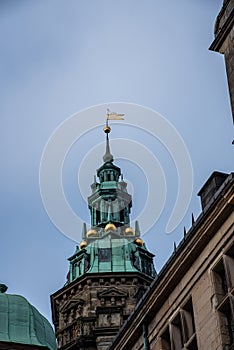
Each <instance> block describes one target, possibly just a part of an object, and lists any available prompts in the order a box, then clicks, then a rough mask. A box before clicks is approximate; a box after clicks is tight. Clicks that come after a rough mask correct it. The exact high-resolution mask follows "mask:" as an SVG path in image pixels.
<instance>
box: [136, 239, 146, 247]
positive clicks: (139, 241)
mask: <svg viewBox="0 0 234 350" xmlns="http://www.w3.org/2000/svg"><path fill="white" fill-rule="evenodd" d="M135 243H136V244H137V245H139V246H140V247H142V246H143V244H144V242H143V241H142V239H141V238H137V239H135Z"/></svg>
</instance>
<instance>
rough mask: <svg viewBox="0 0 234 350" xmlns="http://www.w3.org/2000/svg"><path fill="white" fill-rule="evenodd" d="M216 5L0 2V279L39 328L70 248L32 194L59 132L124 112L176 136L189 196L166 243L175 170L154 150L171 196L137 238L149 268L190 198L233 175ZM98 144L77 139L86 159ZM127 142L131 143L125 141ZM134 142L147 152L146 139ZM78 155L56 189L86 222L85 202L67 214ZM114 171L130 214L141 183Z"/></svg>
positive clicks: (211, 1)
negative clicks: (114, 109)
mask: <svg viewBox="0 0 234 350" xmlns="http://www.w3.org/2000/svg"><path fill="white" fill-rule="evenodd" d="M221 3H222V1H221V0H206V1H204V0H196V1H195V0H179V1H174V0H168V1H163V0H158V1H155V0H146V1H140V0H127V1H126V0H120V1H113V0H111V1H110V0H99V1H87V0H83V1H81V0H77V1H75V0H70V1H64V0H63V1H60V0H50V1H37V2H36V1H29V0H21V1H19V0H15V1H14V0H9V1H7V0H5V1H4V0H1V1H0V47H1V55H0V89H1V94H0V96H1V98H0V99H1V103H0V115H1V124H2V127H1V153H2V154H1V165H2V166H1V183H0V186H1V227H2V244H1V259H2V263H1V273H0V276H1V282H3V283H6V284H7V285H8V286H9V290H8V291H9V293H16V294H22V295H24V296H25V297H27V298H28V299H29V301H30V302H31V303H32V304H33V305H35V306H36V307H37V308H38V309H39V310H40V311H41V312H42V313H43V314H44V315H46V316H47V317H48V318H49V319H50V305H49V295H50V294H51V293H53V292H54V291H56V290H57V289H58V288H60V287H62V286H63V283H64V282H65V276H66V273H67V270H68V262H67V261H66V259H67V258H68V257H69V256H70V255H71V254H72V253H73V251H74V249H75V243H74V242H73V241H71V240H69V239H68V238H66V237H64V235H62V234H61V233H59V231H58V230H57V229H56V228H55V227H54V226H53V224H52V223H51V222H50V219H49V218H48V216H47V214H46V212H45V210H44V208H43V205H42V201H41V198H40V190H39V180H38V179H39V164H40V158H41V155H42V151H43V148H44V146H45V144H46V142H47V140H48V138H49V137H50V135H51V133H52V132H53V131H54V129H55V128H56V127H57V126H58V125H59V124H60V123H61V122H63V121H64V120H65V119H66V118H68V117H69V116H70V115H72V114H74V113H76V112H77V111H79V110H81V109H83V108H87V107H89V106H92V105H95V104H100V103H106V102H110V101H113V102H119V101H121V102H131V103H136V104H141V105H144V106H146V107H150V108H153V109H155V110H156V111H158V112H159V113H160V114H161V115H163V116H164V117H166V118H167V119H168V120H169V121H170V122H171V123H172V124H173V125H174V126H175V128H176V129H177V130H178V132H179V133H180V134H181V136H182V137H183V139H184V141H185V143H186V145H187V147H188V150H189V153H190V156H191V159H192V164H193V167H194V192H193V198H192V201H191V204H190V207H189V209H188V212H187V214H186V216H185V218H184V220H183V222H182V224H181V225H180V226H179V227H178V228H177V229H176V230H175V232H173V233H172V234H171V235H166V234H165V233H164V230H165V224H166V221H167V219H168V215H169V214H168V211H170V209H168V208H170V206H171V202H173V200H174V197H175V193H176V185H177V182H176V180H175V179H174V176H175V170H174V169H173V168H172V163H171V162H170V161H167V157H166V154H165V151H162V153H161V149H160V146H159V145H158V146H157V147H155V152H156V154H157V152H158V154H157V156H158V157H159V159H160V160H161V163H162V166H163V167H164V168H165V172H166V173H167V177H168V182H169V185H168V190H169V195H171V197H172V199H170V198H169V199H168V202H167V204H168V206H167V207H166V208H167V209H166V210H165V212H164V213H163V214H162V216H161V218H160V220H159V221H158V222H157V223H156V224H155V226H154V228H153V229H152V230H151V232H149V233H148V234H147V235H146V236H145V237H144V239H145V241H146V244H147V245H148V247H150V250H151V251H152V252H153V253H155V254H156V258H155V265H156V269H157V270H159V269H160V268H161V267H162V265H163V264H164V262H165V261H166V260H167V258H168V257H169V256H170V254H171V253H172V249H173V242H174V241H176V242H179V241H180V239H181V238H182V235H183V226H184V225H185V226H187V227H188V228H189V227H190V217H191V213H192V212H194V213H195V216H198V214H199V213H200V203H199V198H198V197H197V196H196V193H197V192H198V191H199V189H200V188H201V187H202V185H203V184H204V182H205V181H206V179H207V178H208V177H209V175H210V174H211V173H212V172H213V171H214V170H219V171H224V172H231V171H232V170H233V168H232V166H233V161H232V157H233V146H232V145H231V141H232V139H233V136H232V117H231V109H230V103H229V97H228V88H227V80H226V73H225V67H224V60H223V57H222V56H221V55H219V54H217V53H213V52H211V51H209V50H208V47H209V46H210V44H211V42H212V40H213V27H214V22H215V18H216V16H217V14H218V11H219V9H220V7H221ZM121 112H124V111H121ZM97 117H98V118H99V117H100V116H97ZM126 118H127V117H126ZM81 122H82V121H81ZM146 123H147V121H146ZM118 132H119V133H121V135H119V134H118ZM124 132H125V131H124V130H123V129H121V128H120V127H119V128H116V129H115V131H113V136H115V137H122V135H125V134H124ZM100 135H101V134H98V135H95V134H94V133H93V132H92V133H91V134H90V135H89V136H87V138H86V139H85V138H84V139H83V141H82V144H81V146H82V151H83V152H84V151H87V152H88V150H89V148H90V146H93V145H94V144H95V142H97V143H100V142H102V141H103V139H102V137H103V136H102V135H101V136H100ZM127 136H128V137H129V138H133V139H134V137H135V138H136V135H134V132H132V134H131V131H130V132H129V134H128V135H127ZM138 137H139V138H140V140H141V142H142V143H145V144H146V145H147V146H148V147H150V145H151V143H150V142H151V141H150V139H148V138H147V135H144V134H142V135H138ZM81 146H79V145H77V146H76V147H74V149H73V150H72V153H71V155H70V157H68V159H67V164H68V165H67V168H66V176H65V189H66V188H67V191H68V198H69V193H72V195H70V201H71V205H72V206H74V207H76V209H75V210H78V211H80V212H81V215H82V216H83V217H84V220H87V221H88V220H89V213H88V209H87V208H86V205H85V203H82V202H81V201H79V200H78V199H77V204H76V191H77V189H76V187H75V186H76V185H75V181H76V174H77V173H76V172H77V169H78V167H79V162H80V161H81V157H80V156H79V154H78V152H79V147H81ZM76 152H77V153H76ZM163 152H164V153H163ZM164 154H165V157H164ZM101 163H102V159H100V164H101ZM120 165H121V167H122V170H123V173H124V174H126V175H127V177H129V179H130V181H131V182H132V183H133V185H134V193H135V199H136V201H137V204H136V208H137V210H138V206H139V202H141V201H142V200H144V198H145V193H144V192H142V190H141V192H140V191H137V190H138V189H139V190H140V187H141V186H142V182H139V179H141V178H140V177H139V178H138V182H137V180H136V179H135V180H134V179H131V171H129V168H130V165H129V163H127V162H124V161H123V162H122V163H121V164H120ZM95 170H96V168H95V166H94V168H93V173H92V174H87V188H89V185H90V182H91V181H92V178H93V174H94V173H95ZM170 180H171V181H170ZM69 181H70V182H69ZM134 181H135V182H134ZM155 184H156V186H157V179H155ZM73 186H74V187H73ZM141 195H142V197H141ZM77 197H78V194H77ZM133 205H134V198H133ZM77 231H80V227H78V228H77Z"/></svg>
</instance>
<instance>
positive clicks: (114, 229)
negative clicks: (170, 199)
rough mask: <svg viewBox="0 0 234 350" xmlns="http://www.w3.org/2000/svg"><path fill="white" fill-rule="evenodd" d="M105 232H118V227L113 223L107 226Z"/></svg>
mask: <svg viewBox="0 0 234 350" xmlns="http://www.w3.org/2000/svg"><path fill="white" fill-rule="evenodd" d="M104 230H105V232H108V231H116V226H115V225H114V224H112V223H110V224H107V225H106V227H105V229H104Z"/></svg>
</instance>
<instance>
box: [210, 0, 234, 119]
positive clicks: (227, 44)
mask: <svg viewBox="0 0 234 350" xmlns="http://www.w3.org/2000/svg"><path fill="white" fill-rule="evenodd" d="M210 49H211V50H213V51H217V52H220V53H222V54H223V55H224V58H225V64H226V70H227V77H228V85H229V93H230V99H231V106H232V114H233V120H234V0H226V1H224V3H223V7H222V9H221V11H220V13H219V15H218V17H217V20H216V24H215V40H214V41H213V43H212V45H211V47H210Z"/></svg>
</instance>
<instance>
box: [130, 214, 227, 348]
mask: <svg viewBox="0 0 234 350" xmlns="http://www.w3.org/2000/svg"><path fill="white" fill-rule="evenodd" d="M233 223H234V213H232V215H231V216H230V217H229V218H228V220H227V221H226V222H225V223H224V224H223V225H222V226H221V227H220V229H219V230H218V231H217V233H216V234H215V236H214V237H213V238H212V239H211V241H210V242H209V244H208V245H207V246H206V247H204V250H203V251H202V253H201V254H200V256H198V258H197V259H196V261H195V262H194V263H193V264H192V266H191V267H190V268H189V270H188V271H187V273H186V274H185V275H184V276H183V278H182V279H181V280H180V281H179V283H178V285H177V286H176V287H175V289H174V290H173V291H172V293H171V294H170V296H169V298H168V299H167V300H166V301H165V302H164V304H163V305H162V307H161V308H160V310H159V311H158V312H157V314H156V315H155V316H154V318H153V319H152V321H151V323H150V324H149V325H148V333H149V342H150V349H153V350H154V349H155V350H162V349H163V350H164V349H165V350H167V349H170V347H169V346H168V345H167V341H164V338H166V336H165V334H166V332H167V330H168V331H169V334H170V337H171V338H173V323H175V320H176V321H180V320H177V316H178V315H181V316H182V317H184V315H183V313H184V306H185V312H188V311H187V310H188V309H190V305H189V303H188V302H190V300H191V301H192V306H193V314H194V322H195V329H194V335H191V336H190V334H189V332H188V330H187V329H185V333H187V337H188V338H187V343H188V344H189V340H190V338H191V339H192V337H194V345H193V347H192V348H193V349H195V348H196V345H195V343H196V341H195V337H196V340H197V348H198V349H201V350H203V349H204V350H221V349H223V344H222V337H221V327H220V326H219V315H218V312H217V310H216V307H215V305H216V298H215V295H216V293H215V288H214V276H213V270H212V269H213V268H214V266H215V265H216V264H217V262H218V261H220V259H221V257H222V255H223V253H224V252H226V251H227V250H228V248H229V247H230V244H234V240H233V230H234V227H233V226H234V224H233ZM233 259H234V257H233ZM232 263H233V268H234V262H233V261H232ZM232 287H234V285H233V286H232ZM186 305H189V307H187V308H186ZM185 317H186V316H185ZM182 322H183V321H181V328H182V327H183V326H182ZM174 328H175V327H174ZM185 328H186V327H185ZM176 331H177V330H174V338H175V337H176V335H175V334H176ZM222 331H223V332H224V330H222ZM191 333H193V332H191ZM190 341H191V340H190ZM168 343H172V341H171V340H170V341H168ZM183 345H184V344H183ZM171 348H173V347H172V345H171ZM178 348H179V347H178ZM139 349H143V342H142V340H140V341H138V342H137V343H136V344H135V345H134V350H139ZM186 349H187V347H186ZM188 349H189V347H188Z"/></svg>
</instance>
